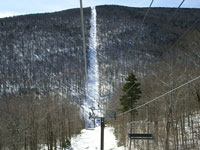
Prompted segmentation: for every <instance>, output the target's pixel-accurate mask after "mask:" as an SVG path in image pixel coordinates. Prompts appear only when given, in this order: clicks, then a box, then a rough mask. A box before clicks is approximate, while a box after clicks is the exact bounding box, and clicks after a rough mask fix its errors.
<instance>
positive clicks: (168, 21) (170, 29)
mask: <svg viewBox="0 0 200 150" xmlns="http://www.w3.org/2000/svg"><path fill="white" fill-rule="evenodd" d="M96 9H97V38H98V39H97V41H98V46H97V52H98V63H99V73H100V85H99V89H100V93H99V94H100V102H101V105H102V107H104V108H114V110H115V111H117V114H120V113H121V111H120V110H121V106H120V101H119V99H120V96H121V95H122V94H123V92H122V86H123V84H124V83H125V78H126V77H127V76H128V75H129V74H130V73H134V74H135V75H136V77H137V79H138V81H139V82H140V83H141V91H142V94H141V98H140V99H139V100H138V104H137V105H140V104H143V103H145V102H148V101H149V100H151V99H153V98H155V97H157V96H159V95H161V94H163V93H164V92H167V91H169V90H171V89H173V88H176V87H178V86H179V85H181V84H184V83H185V82H187V81H189V80H192V79H193V78H195V77H197V76H198V75H199V74H200V42H199V41H200V21H199V19H200V16H199V14H200V10H199V9H179V10H178V11H177V12H176V9H174V8H152V9H151V10H150V12H149V14H148V16H147V17H146V19H145V21H144V22H142V20H143V17H144V15H145V12H146V11H147V8H131V7H123V6H114V5H112V6H98V7H96ZM175 12H176V13H175ZM174 14H175V15H174ZM84 19H85V22H84V23H85V28H86V45H87V46H86V47H87V49H88V45H89V30H90V8H85V9H84ZM85 89H86V87H85V72H84V57H83V50H82V38H81V24H80V10H79V9H71V10H65V11H61V12H55V13H46V14H31V15H24V16H16V17H9V18H3V19H0V114H1V115H0V149H3V148H8V149H12V150H19V149H25V150H29V149H31V150H35V149H40V147H39V146H42V145H47V146H48V149H49V150H53V147H55V145H60V147H62V148H66V147H68V146H70V139H71V137H72V136H73V135H76V134H77V133H79V132H80V130H81V129H83V128H84V123H83V118H82V116H81V115H80V106H81V105H82V103H83V102H82V100H83V99H84V97H85V94H86V91H85ZM199 110H200V80H197V81H195V82H193V83H191V84H189V85H187V86H185V87H184V88H181V89H180V90H177V91H174V92H172V93H171V94H169V95H167V96H165V97H163V98H161V99H160V100H159V101H156V102H154V103H151V104H150V105H149V121H150V124H149V125H147V126H148V127H147V126H144V127H141V126H140V127H137V126H134V127H133V129H134V131H138V132H153V133H154V136H155V139H154V140H153V141H144V142H143V141H132V142H130V140H129V139H128V137H127V131H128V126H127V123H128V122H129V121H130V120H129V119H130V116H129V114H128V115H124V116H122V117H119V118H117V120H116V121H109V122H108V123H109V124H110V125H111V126H113V127H114V128H115V134H116V137H117V139H118V140H119V145H128V144H130V143H132V144H133V145H134V146H135V147H137V148H138V149H144V148H141V147H140V146H141V143H142V145H146V146H145V147H146V148H145V149H166V150H169V149H197V148H198V147H199V146H200V130H199V129H200V124H199V119H200V118H199V116H200V115H199ZM136 120H137V121H139V120H145V108H141V109H139V110H138V115H137V116H136ZM164 135H165V136H164Z"/></svg>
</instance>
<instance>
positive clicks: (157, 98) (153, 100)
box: [117, 75, 200, 117]
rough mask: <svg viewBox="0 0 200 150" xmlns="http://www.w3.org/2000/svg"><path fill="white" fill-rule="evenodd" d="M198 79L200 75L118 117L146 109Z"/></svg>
mask: <svg viewBox="0 0 200 150" xmlns="http://www.w3.org/2000/svg"><path fill="white" fill-rule="evenodd" d="M198 79H200V75H199V76H198V77H196V78H193V79H192V80H189V81H187V82H185V83H184V84H182V85H180V86H178V87H176V88H174V89H172V90H170V91H168V92H166V93H164V94H162V95H160V96H158V97H156V98H154V99H152V100H150V101H148V102H146V103H144V104H142V105H140V106H137V107H135V108H133V109H130V110H128V111H126V112H123V113H121V114H118V115H117V117H120V116H122V115H125V114H127V113H129V112H131V111H133V110H137V109H139V108H141V107H144V106H146V105H148V104H150V103H152V102H155V101H157V100H159V99H160V98H162V97H164V96H166V95H168V94H169V93H171V92H173V91H176V90H178V89H180V88H182V87H184V86H186V85H188V84H190V83H192V82H194V81H196V80H198Z"/></svg>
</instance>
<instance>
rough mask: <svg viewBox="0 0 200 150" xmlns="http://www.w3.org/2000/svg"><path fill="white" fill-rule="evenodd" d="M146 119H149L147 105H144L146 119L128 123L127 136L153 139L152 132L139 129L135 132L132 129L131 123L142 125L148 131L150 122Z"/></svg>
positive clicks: (138, 138)
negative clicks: (143, 131)
mask: <svg viewBox="0 0 200 150" xmlns="http://www.w3.org/2000/svg"><path fill="white" fill-rule="evenodd" d="M148 120H149V117H148V106H147V107H146V120H141V121H133V122H130V123H128V129H129V130H128V137H129V138H130V139H135V140H153V139H154V134H153V133H142V132H141V131H140V132H139V131H137V132H134V131H132V125H134V126H137V125H138V126H143V127H144V128H145V129H146V130H147V131H148V132H149V128H152V127H151V124H152V123H151V122H149V121H148ZM152 129H153V128H152ZM140 130H141V129H140ZM153 130H154V129H153ZM131 131H132V132H131ZM152 132H154V131H152Z"/></svg>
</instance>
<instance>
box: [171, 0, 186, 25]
mask: <svg viewBox="0 0 200 150" xmlns="http://www.w3.org/2000/svg"><path fill="white" fill-rule="evenodd" d="M184 2H185V0H183V1H182V2H181V4H180V5H179V6H178V8H177V9H176V11H175V12H174V14H173V15H172V16H171V17H170V19H169V20H168V22H170V21H171V20H172V19H173V17H174V16H175V15H176V13H177V12H178V10H179V8H181V6H182V5H183V3H184Z"/></svg>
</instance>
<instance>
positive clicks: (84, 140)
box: [71, 127, 124, 150]
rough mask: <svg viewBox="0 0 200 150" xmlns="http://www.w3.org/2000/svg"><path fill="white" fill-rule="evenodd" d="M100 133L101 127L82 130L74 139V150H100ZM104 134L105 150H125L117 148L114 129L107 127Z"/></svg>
mask: <svg viewBox="0 0 200 150" xmlns="http://www.w3.org/2000/svg"><path fill="white" fill-rule="evenodd" d="M100 131H101V128H100V127H96V128H94V130H86V129H84V130H82V132H81V134H79V135H78V136H76V137H73V138H72V141H71V143H72V148H73V150H100V133H101V132H100ZM104 132H105V133H104V150H124V148H123V147H117V140H116V139H115V136H114V133H113V128H111V127H105V130H104Z"/></svg>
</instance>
